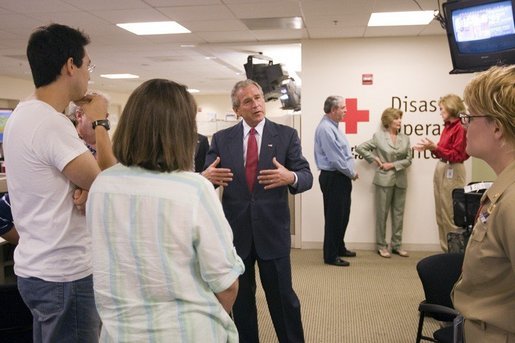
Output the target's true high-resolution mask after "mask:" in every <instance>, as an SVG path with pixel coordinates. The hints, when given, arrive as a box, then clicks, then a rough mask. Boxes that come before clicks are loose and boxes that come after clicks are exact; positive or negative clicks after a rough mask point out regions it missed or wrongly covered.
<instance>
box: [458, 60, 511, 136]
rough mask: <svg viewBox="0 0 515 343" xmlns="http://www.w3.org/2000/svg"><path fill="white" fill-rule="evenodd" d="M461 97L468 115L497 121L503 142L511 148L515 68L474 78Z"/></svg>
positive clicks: (484, 73)
mask: <svg viewBox="0 0 515 343" xmlns="http://www.w3.org/2000/svg"><path fill="white" fill-rule="evenodd" d="M463 97H464V99H465V102H466V103H467V105H468V107H469V110H470V111H471V112H473V113H474V114H476V115H486V116H488V118H487V119H489V120H495V121H497V123H498V124H499V126H500V127H502V128H503V133H504V137H505V138H506V140H507V141H508V142H511V143H512V144H515V65H510V66H501V67H499V66H495V67H491V68H490V69H488V70H487V71H485V72H482V73H480V74H478V75H477V76H476V77H474V78H473V79H472V80H471V81H470V82H469V84H468V85H467V87H466V88H465V91H464V95H463Z"/></svg>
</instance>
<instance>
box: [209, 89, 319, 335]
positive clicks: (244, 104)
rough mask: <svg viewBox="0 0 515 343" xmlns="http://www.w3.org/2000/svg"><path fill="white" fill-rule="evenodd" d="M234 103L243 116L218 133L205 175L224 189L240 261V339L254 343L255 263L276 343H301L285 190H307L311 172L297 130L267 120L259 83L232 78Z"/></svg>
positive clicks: (237, 314) (237, 312)
mask: <svg viewBox="0 0 515 343" xmlns="http://www.w3.org/2000/svg"><path fill="white" fill-rule="evenodd" d="M231 100H232V105H233V110H234V112H235V113H236V114H237V115H238V116H239V117H242V118H243V120H242V121H241V122H240V123H238V124H236V125H234V126H233V127H230V128H228V129H225V130H222V131H219V132H217V133H215V135H214V136H213V139H212V141H211V149H210V150H209V153H208V155H207V157H206V166H209V167H208V168H207V169H206V170H205V171H204V172H203V175H204V176H205V177H206V178H207V179H208V180H210V181H211V182H212V183H213V184H215V185H219V186H224V190H223V195H222V205H223V208H224V211H225V216H226V217H227V219H228V221H229V223H230V224H231V227H232V230H233V233H234V246H235V247H236V250H237V252H238V254H239V255H240V257H241V258H242V259H243V261H244V263H245V273H244V274H243V275H242V276H241V277H240V288H239V292H238V297H237V299H236V303H235V304H234V307H233V314H234V320H235V322H236V326H237V328H238V332H239V334H240V342H258V341H259V334H258V324H257V309H256V297H255V293H256V280H255V269H254V268H255V263H256V261H257V263H258V266H259V273H260V277H261V284H262V285H263V289H264V291H265V295H266V299H267V303H268V309H269V311H270V315H271V317H272V321H273V323H274V327H275V332H276V334H277V337H278V340H279V341H280V342H303V341H304V333H303V328H302V321H301V314H300V302H299V299H298V297H297V295H296V294H295V292H294V290H293V287H292V281H291V263H290V248H291V241H290V240H291V238H290V214H289V208H288V190H289V191H290V192H291V193H292V194H297V193H301V192H304V191H306V190H308V189H310V188H311V186H312V184H313V175H312V174H311V171H310V169H309V163H308V162H307V160H306V159H305V158H304V156H303V155H302V149H301V146H300V139H299V137H298V134H297V131H296V130H295V129H293V128H291V127H288V126H284V125H279V124H276V123H274V122H272V121H270V120H268V119H265V100H264V96H263V91H262V89H261V87H260V86H259V85H258V84H257V83H256V82H254V81H252V80H245V81H240V82H238V83H236V85H235V86H234V88H233V90H232V92H231ZM254 149H255V151H254ZM253 165H256V168H255V169H256V170H255V171H253V170H252V169H253V168H252V167H251V166H253Z"/></svg>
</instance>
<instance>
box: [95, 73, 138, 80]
mask: <svg viewBox="0 0 515 343" xmlns="http://www.w3.org/2000/svg"><path fill="white" fill-rule="evenodd" d="M100 77H104V78H106V79H139V76H138V75H134V74H102V75H100Z"/></svg>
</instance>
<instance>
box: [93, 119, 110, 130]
mask: <svg viewBox="0 0 515 343" xmlns="http://www.w3.org/2000/svg"><path fill="white" fill-rule="evenodd" d="M98 125H100V126H103V127H105V129H106V130H107V131H109V129H110V128H111V126H110V125H109V120H108V119H101V120H95V121H94V122H93V123H92V124H91V126H92V127H93V130H94V129H95V128H96V127H97V126H98Z"/></svg>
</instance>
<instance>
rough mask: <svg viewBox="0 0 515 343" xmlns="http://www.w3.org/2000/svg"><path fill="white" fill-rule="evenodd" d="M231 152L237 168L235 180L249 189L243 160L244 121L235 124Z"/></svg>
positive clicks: (230, 143) (230, 145)
mask: <svg viewBox="0 0 515 343" xmlns="http://www.w3.org/2000/svg"><path fill="white" fill-rule="evenodd" d="M228 138H229V139H228V143H229V153H230V156H231V160H232V161H234V165H235V169H236V170H233V174H234V178H235V180H233V182H234V181H236V180H237V181H238V182H241V183H242V184H243V186H245V188H246V189H247V180H246V179H245V164H244V161H243V123H242V122H241V121H240V123H239V124H237V125H235V126H234V130H231V132H230V134H229V137H228Z"/></svg>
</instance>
